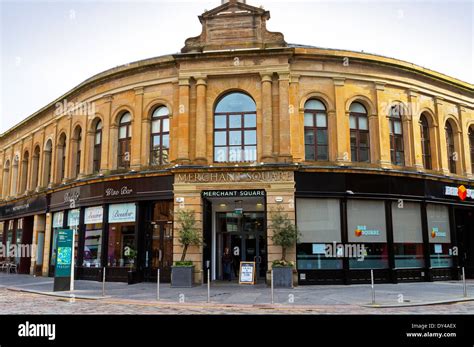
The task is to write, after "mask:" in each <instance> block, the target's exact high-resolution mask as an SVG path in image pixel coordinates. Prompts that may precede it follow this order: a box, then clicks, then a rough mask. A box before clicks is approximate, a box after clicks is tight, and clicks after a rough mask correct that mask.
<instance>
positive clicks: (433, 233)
mask: <svg viewBox="0 0 474 347" xmlns="http://www.w3.org/2000/svg"><path fill="white" fill-rule="evenodd" d="M431 237H432V238H433V239H434V238H435V237H446V231H439V229H438V228H433V229H432V230H431Z"/></svg>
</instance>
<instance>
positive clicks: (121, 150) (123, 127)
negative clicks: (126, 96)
mask: <svg viewBox="0 0 474 347" xmlns="http://www.w3.org/2000/svg"><path fill="white" fill-rule="evenodd" d="M131 139H132V115H131V114H130V112H125V113H124V114H123V115H122V117H120V124H119V143H118V167H119V168H122V169H128V168H129V167H130V149H131V148H130V142H131Z"/></svg>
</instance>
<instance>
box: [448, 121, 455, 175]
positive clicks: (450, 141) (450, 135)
mask: <svg viewBox="0 0 474 347" xmlns="http://www.w3.org/2000/svg"><path fill="white" fill-rule="evenodd" d="M445 131H446V151H447V154H448V165H449V172H451V173H456V149H455V145H454V133H453V127H452V126H451V123H450V122H449V121H447V122H446V128H445Z"/></svg>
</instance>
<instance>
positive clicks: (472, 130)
mask: <svg viewBox="0 0 474 347" xmlns="http://www.w3.org/2000/svg"><path fill="white" fill-rule="evenodd" d="M469 148H470V152H471V173H474V125H471V126H470V127H469Z"/></svg>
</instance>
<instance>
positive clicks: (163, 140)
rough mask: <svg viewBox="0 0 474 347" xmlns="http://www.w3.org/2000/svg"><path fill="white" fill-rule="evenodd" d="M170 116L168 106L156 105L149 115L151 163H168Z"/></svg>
mask: <svg viewBox="0 0 474 347" xmlns="http://www.w3.org/2000/svg"><path fill="white" fill-rule="evenodd" d="M169 148H170V116H169V111H168V108H167V107H165V106H160V107H158V108H157V109H156V110H155V111H154V112H153V115H152V117H151V155H150V164H151V165H164V164H168V163H169Z"/></svg>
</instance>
